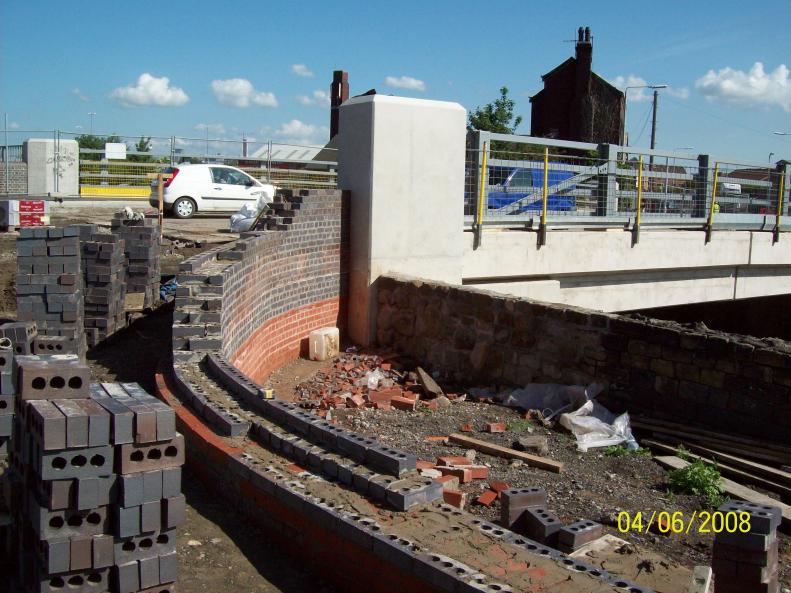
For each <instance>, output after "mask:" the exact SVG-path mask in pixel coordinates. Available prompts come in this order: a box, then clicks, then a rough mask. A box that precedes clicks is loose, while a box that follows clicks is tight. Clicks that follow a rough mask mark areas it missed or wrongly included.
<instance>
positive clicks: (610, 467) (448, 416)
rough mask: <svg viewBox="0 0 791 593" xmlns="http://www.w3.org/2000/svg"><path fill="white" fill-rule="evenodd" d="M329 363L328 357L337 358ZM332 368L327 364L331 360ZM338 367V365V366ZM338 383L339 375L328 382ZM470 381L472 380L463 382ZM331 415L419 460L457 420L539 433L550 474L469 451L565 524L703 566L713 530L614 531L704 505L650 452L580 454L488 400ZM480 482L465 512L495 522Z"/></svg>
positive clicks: (514, 435) (456, 427)
mask: <svg viewBox="0 0 791 593" xmlns="http://www.w3.org/2000/svg"><path fill="white" fill-rule="evenodd" d="M338 360H340V361H341V362H346V361H350V360H359V357H358V356H354V355H347V354H342V355H341V357H340V359H338ZM338 360H335V361H333V363H336V362H338ZM328 366H329V365H328V364H327V363H325V364H324V366H323V367H322V368H321V369H320V370H319V377H320V378H319V379H315V378H308V379H307V380H305V379H304V377H305V376H306V374H307V373H308V372H309V371H310V369H311V368H312V369H315V368H316V363H312V362H309V361H300V363H292V364H291V365H290V367H289V370H288V372H287V373H286V375H288V376H289V377H293V379H294V380H295V381H296V380H297V379H302V381H301V383H299V384H298V385H297V387H296V389H295V391H294V393H295V399H299V398H298V397H297V394H299V393H303V394H304V391H305V388H306V386H308V387H310V386H311V385H313V386H315V385H316V384H319V383H322V382H323V383H325V384H326V383H327V380H326V375H327V369H328ZM333 368H334V364H333ZM338 372H339V373H342V371H338ZM330 383H331V384H333V385H338V384H339V381H335V382H334V383H333V382H330ZM468 387H472V386H468ZM447 391H452V392H454V393H460V394H463V393H465V392H466V390H465V389H464V388H462V387H459V386H453V387H448V389H447ZM333 415H334V417H335V418H336V419H338V420H339V421H340V422H341V423H342V424H344V425H345V426H347V427H349V428H352V429H354V430H357V431H359V432H361V433H364V434H367V435H370V436H375V437H376V438H378V439H379V440H380V441H382V442H385V443H387V444H390V445H392V446H394V447H398V448H401V449H404V450H406V451H408V452H410V453H413V454H415V455H417V456H418V458H419V459H424V460H427V461H432V462H433V461H435V460H436V458H437V457H438V456H441V455H464V454H465V453H466V452H468V451H467V450H466V449H465V448H462V447H459V446H456V445H453V444H447V443H444V442H441V441H436V440H428V439H427V437H443V436H447V435H449V434H451V433H458V432H460V429H461V427H462V425H464V424H471V425H472V427H473V432H470V433H467V434H468V436H473V437H475V438H479V439H482V440H487V441H489V442H492V443H495V444H498V445H502V446H506V447H510V446H512V445H513V443H514V441H515V440H517V439H518V438H520V437H523V436H527V435H544V436H546V437H547V440H548V446H549V451H548V453H546V455H545V456H546V457H549V458H551V459H554V460H556V461H561V462H563V463H564V464H565V468H564V471H563V472H562V473H559V474H556V473H551V472H548V471H545V470H541V469H537V468H533V467H529V466H528V465H526V464H524V463H521V462H519V461H512V460H508V459H504V458H500V457H493V456H490V455H487V454H484V453H480V452H476V453H475V459H476V463H479V464H484V465H486V466H488V467H489V476H490V479H497V480H503V481H505V482H506V483H508V484H509V486H511V487H527V486H540V487H543V488H545V489H546V491H547V493H548V499H549V500H548V507H549V509H550V510H551V511H553V512H554V513H555V514H557V515H558V516H559V517H560V519H561V520H562V521H563V522H565V523H567V522H573V521H576V520H579V519H593V520H595V521H598V522H600V523H602V524H603V525H604V526H605V531H606V532H608V533H611V534H613V535H615V536H617V537H620V538H623V539H625V540H627V541H629V542H632V543H635V544H638V545H640V546H643V547H645V548H646V549H650V550H653V551H656V552H659V553H661V554H663V555H665V556H666V557H667V558H669V559H672V561H675V562H678V563H679V564H681V565H683V566H686V567H690V568H691V567H693V566H695V565H701V564H703V565H708V564H709V563H710V560H711V557H710V553H711V546H712V542H713V536H712V535H711V534H705V533H698V531H697V529H691V530H690V532H689V533H688V534H676V535H662V534H660V533H653V532H651V533H639V532H637V531H634V530H631V531H629V532H628V533H621V532H620V531H619V530H618V525H617V518H618V514H619V513H621V512H628V513H630V514H631V516H635V514H636V513H638V512H642V513H643V516H644V517H645V518H644V522H645V523H646V524H647V523H648V520H649V518H650V516H651V514H652V513H654V511H656V512H657V513H658V512H661V511H667V512H669V513H671V514H672V513H674V512H679V511H680V512H682V513H683V516H684V517H685V518H687V519H688V518H690V517H691V516H692V514H693V512H695V511H700V510H701V509H702V508H705V507H704V506H703V505H704V502H703V500H702V499H701V498H700V497H697V496H692V495H681V494H674V495H669V494H668V493H667V491H666V486H665V476H666V472H665V470H664V469H663V468H661V467H660V466H659V465H658V464H656V463H655V462H654V461H653V460H652V459H651V458H650V457H646V456H643V455H627V456H622V457H611V456H607V455H604V454H603V450H602V449H598V450H596V449H594V450H591V451H589V452H587V453H581V452H579V451H578V450H577V446H576V442H575V439H574V437H573V436H572V435H571V434H570V433H568V432H567V431H565V430H564V429H563V428H561V427H559V426H555V427H553V428H551V429H548V428H545V427H544V426H543V425H542V424H540V423H539V422H538V421H535V420H527V419H525V418H524V415H523V414H522V413H521V412H519V411H517V410H515V409H512V408H506V407H503V406H501V405H498V404H494V403H478V402H473V401H469V400H468V401H460V400H454V401H453V402H452V403H451V404H450V405H449V406H447V407H444V408H440V409H437V410H430V409H427V408H425V407H421V406H418V409H417V410H416V411H414V412H411V411H402V410H395V409H393V410H377V409H374V408H370V407H367V408H362V409H343V408H341V409H339V410H333ZM490 422H503V423H505V424H506V425H507V426H508V430H507V431H506V432H504V433H494V434H490V433H486V432H483V428H484V425H485V424H487V423H490ZM486 488H487V482H486V481H484V480H475V481H473V482H472V483H470V484H466V485H463V486H462V487H461V489H462V490H464V491H465V492H467V493H468V501H469V505H468V510H469V511H470V512H472V513H474V514H477V515H480V516H482V517H484V518H486V519H488V520H491V521H499V513H500V509H499V503H497V502H495V503H494V504H493V505H492V506H491V507H485V506H481V505H477V504H474V500H475V497H477V496H478V495H479V494H481V493H482V492H483V491H484V490H485V489H486ZM781 538H782V539H781V559H780V563H781V582H782V583H783V584H784V586H786V587H789V586H791V540H789V538H788V537H786V536H781Z"/></svg>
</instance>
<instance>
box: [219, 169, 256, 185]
mask: <svg viewBox="0 0 791 593" xmlns="http://www.w3.org/2000/svg"><path fill="white" fill-rule="evenodd" d="M211 177H212V181H214V183H227V184H230V185H247V184H249V183H250V182H251V178H250V177H249V176H248V175H246V174H244V173H242V172H241V171H237V170H235V169H228V168H226V167H212V168H211Z"/></svg>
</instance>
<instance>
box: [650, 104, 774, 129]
mask: <svg viewBox="0 0 791 593" xmlns="http://www.w3.org/2000/svg"><path fill="white" fill-rule="evenodd" d="M663 98H664V99H665V100H666V101H670V102H671V103H675V104H676V105H679V106H681V107H684V108H685V109H689V110H690V111H696V112H698V113H702V114H703V115H707V116H709V117H711V118H713V119H717V120H719V121H722V122H725V123H726V124H728V125H731V126H735V127H737V128H741V129H743V130H747V131H748V132H752V133H753V134H759V135H761V136H762V137H764V138H766V135H767V134H766V131H761V130H756V129H754V128H751V127H749V126H745V125H744V124H740V123H737V122H734V121H731V120H729V119H726V118H724V117H721V116H719V115H714V114H713V113H709V112H708V111H705V110H703V109H700V108H699V107H693V106H692V105H688V104H687V103H684V102H682V101H678V100H676V99H674V98H672V97H670V96H669V95H667V94H665V95H664V96H663Z"/></svg>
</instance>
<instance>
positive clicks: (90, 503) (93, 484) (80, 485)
mask: <svg viewBox="0 0 791 593" xmlns="http://www.w3.org/2000/svg"><path fill="white" fill-rule="evenodd" d="M109 467H110V468H112V463H111V464H110V465H109ZM75 482H76V486H77V501H76V503H77V504H76V507H77V509H94V508H96V507H98V506H100V504H101V502H102V501H101V497H100V495H99V491H100V488H101V485H102V479H101V478H81V479H77V480H75Z"/></svg>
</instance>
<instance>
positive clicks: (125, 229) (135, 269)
mask: <svg viewBox="0 0 791 593" xmlns="http://www.w3.org/2000/svg"><path fill="white" fill-rule="evenodd" d="M111 226H112V231H113V233H115V234H117V235H118V236H120V237H121V239H123V240H124V243H125V252H126V260H127V269H126V292H127V293H141V292H142V293H144V294H145V297H144V306H145V307H151V306H153V305H154V303H156V302H157V300H159V280H160V265H159V225H158V224H157V222H156V220H154V219H152V218H143V219H132V218H126V216H125V215H124V213H123V212H118V213H116V214H115V215H114V216H113V220H112V223H111Z"/></svg>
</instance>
